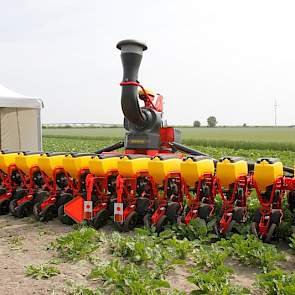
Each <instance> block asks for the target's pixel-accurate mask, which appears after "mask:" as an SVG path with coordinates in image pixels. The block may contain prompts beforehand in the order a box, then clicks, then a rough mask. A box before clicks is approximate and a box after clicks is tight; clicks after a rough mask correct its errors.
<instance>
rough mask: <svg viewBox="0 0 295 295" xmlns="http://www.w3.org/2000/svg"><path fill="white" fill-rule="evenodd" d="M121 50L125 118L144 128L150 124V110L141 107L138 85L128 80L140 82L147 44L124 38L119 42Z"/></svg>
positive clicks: (122, 104)
mask: <svg viewBox="0 0 295 295" xmlns="http://www.w3.org/2000/svg"><path fill="white" fill-rule="evenodd" d="M117 48H118V49H119V50H121V60H122V65H123V81H122V83H121V86H122V94H121V107H122V111H123V114H124V116H125V118H126V119H127V120H128V121H130V122H131V123H132V124H134V125H135V126H138V127H141V128H144V127H145V126H147V125H149V124H148V123H149V122H148V121H150V120H151V119H152V117H151V116H150V114H149V112H147V110H145V109H141V108H140V106H139V103H138V86H137V85H136V83H134V84H132V83H130V84H128V83H126V82H138V70H139V67H140V63H141V59H142V53H143V51H144V50H146V49H147V46H146V45H145V44H144V43H142V42H139V41H136V40H123V41H120V42H119V43H118V44H117Z"/></svg>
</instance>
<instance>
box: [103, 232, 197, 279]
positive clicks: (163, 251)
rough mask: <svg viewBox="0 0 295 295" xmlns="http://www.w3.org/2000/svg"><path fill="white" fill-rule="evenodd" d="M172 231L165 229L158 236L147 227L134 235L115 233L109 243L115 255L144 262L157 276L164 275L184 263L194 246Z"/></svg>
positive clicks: (132, 260) (139, 262)
mask: <svg viewBox="0 0 295 295" xmlns="http://www.w3.org/2000/svg"><path fill="white" fill-rule="evenodd" d="M172 233H173V232H172V231H165V232H163V233H161V234H160V236H157V235H155V234H153V233H151V232H149V231H146V230H145V229H144V230H137V231H136V233H135V235H133V236H123V235H120V234H119V233H113V234H112V235H111V236H110V238H109V239H108V245H109V247H110V249H111V253H112V254H113V255H115V256H117V257H122V258H125V259H128V260H129V261H130V262H134V263H136V264H138V265H140V264H144V265H145V267H147V268H149V269H150V271H151V272H153V274H154V276H155V277H162V276H164V275H165V274H166V273H167V272H168V271H169V270H170V269H172V268H173V265H175V264H180V263H183V262H184V259H185V258H186V256H187V253H188V252H189V251H190V249H191V248H192V245H191V242H189V241H188V240H177V239H176V238H175V237H173V235H172Z"/></svg>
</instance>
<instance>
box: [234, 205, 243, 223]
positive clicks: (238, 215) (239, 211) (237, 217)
mask: <svg viewBox="0 0 295 295" xmlns="http://www.w3.org/2000/svg"><path fill="white" fill-rule="evenodd" d="M244 215H245V211H244V209H243V208H235V209H234V212H233V220H234V221H236V222H237V223H241V222H242V219H243V217H244Z"/></svg>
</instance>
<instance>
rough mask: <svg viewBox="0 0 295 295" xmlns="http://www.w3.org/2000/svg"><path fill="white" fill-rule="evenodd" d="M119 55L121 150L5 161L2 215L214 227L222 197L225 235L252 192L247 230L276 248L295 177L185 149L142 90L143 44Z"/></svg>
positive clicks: (267, 164) (244, 215)
mask: <svg viewBox="0 0 295 295" xmlns="http://www.w3.org/2000/svg"><path fill="white" fill-rule="evenodd" d="M117 48H118V49H119V50H120V51H121V60H122V65H123V80H122V82H121V83H120V85H121V87H122V94H121V106H122V111H123V114H124V127H125V129H126V130H127V132H126V134H125V138H124V142H118V143H116V144H114V145H112V146H109V147H106V148H103V149H101V150H99V151H96V152H95V153H93V154H78V153H68V154H67V153H27V152H22V153H18V152H5V151H4V152H2V153H0V183H1V187H0V214H5V213H7V212H8V210H9V208H10V211H11V213H12V214H13V215H15V216H18V217H21V216H26V215H28V214H30V213H31V212H32V211H33V213H34V215H35V216H36V218H37V219H38V220H43V221H46V220H50V219H52V218H53V217H56V216H58V217H59V219H60V220H61V221H62V222H63V223H66V224H72V223H74V222H77V223H82V222H87V223H88V224H91V225H92V226H94V227H95V228H100V227H101V226H103V225H104V224H106V223H107V222H108V220H109V219H110V217H112V218H113V221H114V222H115V224H116V226H117V227H118V228H119V229H121V230H125V231H126V230H131V229H133V228H134V227H135V226H136V225H137V224H145V225H147V226H154V227H155V228H156V230H157V231H158V232H159V231H161V230H162V229H163V228H164V227H165V225H166V224H168V223H180V222H183V223H185V224H189V223H190V222H191V221H192V220H193V219H196V218H202V219H204V220H205V221H208V220H209V219H210V218H211V217H213V216H214V215H215V211H216V200H215V198H216V196H217V195H220V196H221V199H222V210H221V212H220V213H221V214H220V215H221V216H220V217H221V218H220V220H218V223H217V228H218V231H219V233H220V234H221V235H223V236H226V235H227V234H228V233H230V232H231V230H232V229H233V227H234V224H235V223H241V222H244V221H246V220H247V219H248V206H247V200H248V198H249V195H250V192H251V191H253V190H255V191H256V193H257V196H258V199H259V202H260V208H258V209H257V211H256V214H255V216H254V219H253V223H252V225H251V229H252V231H253V233H254V234H256V235H257V236H261V237H262V238H263V239H264V240H265V241H270V240H271V238H272V237H273V236H274V235H275V231H276V229H277V227H278V225H279V223H280V222H281V221H282V219H283V209H282V202H283V198H284V195H285V193H287V194H288V199H287V202H288V205H289V208H290V210H291V211H293V210H294V209H295V180H294V169H291V168H287V167H283V165H282V163H281V162H279V161H278V160H275V159H264V158H263V159H259V160H258V161H257V163H255V164H253V163H249V162H246V161H245V160H243V159H241V158H234V157H224V158H222V159H220V160H219V161H217V160H215V159H212V158H210V157H209V156H208V155H206V154H203V153H201V152H199V151H196V150H193V149H190V148H188V147H185V146H183V145H181V144H180V143H179V141H180V132H179V130H177V129H175V128H173V127H166V126H164V124H163V120H162V116H163V97H162V96H161V95H160V94H157V93H153V92H152V91H150V90H146V89H145V88H144V87H143V86H142V85H141V84H140V83H139V82H138V71H139V67H140V63H141V59H142V55H143V51H145V50H146V49H147V46H146V45H145V44H144V43H142V42H138V41H135V40H123V41H121V42H119V43H118V44H117ZM117 149H121V150H120V151H119V152H117V151H116V150H117Z"/></svg>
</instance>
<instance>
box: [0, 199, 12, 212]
mask: <svg viewBox="0 0 295 295" xmlns="http://www.w3.org/2000/svg"><path fill="white" fill-rule="evenodd" d="M9 204H10V199H5V200H1V201H0V215H4V214H8V213H9Z"/></svg>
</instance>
